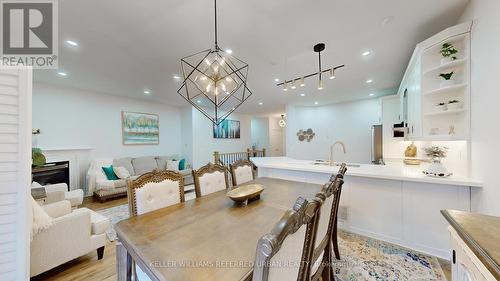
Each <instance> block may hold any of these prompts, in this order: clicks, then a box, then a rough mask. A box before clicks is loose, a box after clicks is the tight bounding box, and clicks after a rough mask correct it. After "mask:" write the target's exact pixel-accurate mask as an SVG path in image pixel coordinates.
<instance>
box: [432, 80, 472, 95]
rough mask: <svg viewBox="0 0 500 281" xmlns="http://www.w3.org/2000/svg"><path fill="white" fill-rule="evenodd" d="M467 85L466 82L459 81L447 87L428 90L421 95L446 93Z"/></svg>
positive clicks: (461, 88) (460, 89)
mask: <svg viewBox="0 0 500 281" xmlns="http://www.w3.org/2000/svg"><path fill="white" fill-rule="evenodd" d="M467 86H468V84H466V83H459V84H456V85H452V86H447V87H443V88H438V89H434V90H430V91H427V92H425V93H423V95H424V96H430V95H440V94H447V93H452V92H456V91H462V90H463V89H464V88H465V87H467Z"/></svg>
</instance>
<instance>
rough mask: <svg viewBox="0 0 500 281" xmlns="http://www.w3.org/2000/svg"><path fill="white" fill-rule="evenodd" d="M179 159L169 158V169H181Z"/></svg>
mask: <svg viewBox="0 0 500 281" xmlns="http://www.w3.org/2000/svg"><path fill="white" fill-rule="evenodd" d="M179 162H180V161H179V160H167V170H172V171H179Z"/></svg>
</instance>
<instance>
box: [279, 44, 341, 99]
mask: <svg viewBox="0 0 500 281" xmlns="http://www.w3.org/2000/svg"><path fill="white" fill-rule="evenodd" d="M324 50H325V43H318V44H316V45H314V47H313V51H314V52H315V53H318V72H314V73H311V74H307V75H303V76H301V77H296V78H293V79H289V80H287V79H285V81H283V82H280V83H278V84H276V86H277V87H281V86H283V91H284V92H286V91H288V87H289V86H290V89H292V90H294V89H296V88H297V85H298V86H300V87H304V86H305V85H306V84H305V82H304V79H307V78H309V77H315V76H318V88H317V89H318V90H323V73H325V72H329V74H330V75H329V78H330V80H333V79H335V71H336V70H337V69H339V68H342V67H344V65H343V64H342V65H337V66H334V67H331V68H328V69H326V70H323V69H322V65H321V52H322V51H324Z"/></svg>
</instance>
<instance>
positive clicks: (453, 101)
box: [448, 100, 460, 103]
mask: <svg viewBox="0 0 500 281" xmlns="http://www.w3.org/2000/svg"><path fill="white" fill-rule="evenodd" d="M459 102H460V101H459V100H451V101H449V102H448V103H459Z"/></svg>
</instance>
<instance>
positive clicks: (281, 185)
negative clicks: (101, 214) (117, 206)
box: [115, 178, 321, 281]
mask: <svg viewBox="0 0 500 281" xmlns="http://www.w3.org/2000/svg"><path fill="white" fill-rule="evenodd" d="M245 184H261V185H262V186H263V187H264V191H263V192H262V193H261V194H260V199H258V200H254V201H252V202H249V203H248V204H246V205H245V204H236V203H235V202H233V201H232V200H231V199H230V198H228V197H227V196H226V193H227V190H221V191H218V192H214V193H211V194H208V195H205V196H202V197H200V198H196V199H193V200H190V201H186V202H182V203H179V204H175V205H172V206H169V207H166V208H161V209H158V210H155V211H152V212H149V213H145V214H142V215H139V216H133V217H130V218H128V219H126V220H123V221H120V222H119V223H117V224H116V225H115V230H116V233H117V236H118V241H117V244H116V247H117V249H116V265H117V275H118V280H119V281H121V280H131V277H132V272H133V270H132V268H133V265H134V263H135V264H137V265H139V266H140V268H141V269H142V270H143V271H144V273H145V274H147V275H148V277H149V278H150V279H151V280H168V281H181V280H182V281H188V280H216V281H225V280H231V281H235V280H251V278H252V271H253V263H254V260H255V252H256V247H257V242H258V240H259V239H260V238H261V237H262V236H263V235H265V234H267V233H269V232H270V231H271V230H272V228H273V227H274V225H275V224H276V223H277V222H278V221H279V220H280V218H281V217H282V216H283V214H284V213H285V211H286V210H288V209H290V208H292V206H293V204H294V203H295V201H296V200H297V198H298V197H300V196H302V197H304V198H306V199H308V198H313V197H314V196H315V195H316V193H317V192H319V191H320V189H321V185H319V184H312V183H304V182H297V181H290V180H282V179H276V178H257V179H255V180H253V181H251V182H247V183H245Z"/></svg>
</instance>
